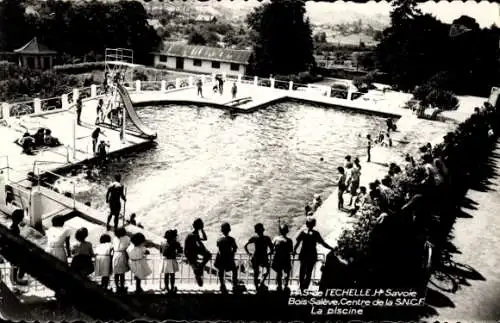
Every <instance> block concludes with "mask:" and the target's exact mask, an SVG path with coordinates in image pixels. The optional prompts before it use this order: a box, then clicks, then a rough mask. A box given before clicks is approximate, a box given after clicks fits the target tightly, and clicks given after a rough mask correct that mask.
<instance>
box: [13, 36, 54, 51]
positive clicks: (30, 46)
mask: <svg viewBox="0 0 500 323" xmlns="http://www.w3.org/2000/svg"><path fill="white" fill-rule="evenodd" d="M14 52H15V53H19V54H46V55H50V54H57V52H56V51H53V50H50V49H49V48H48V47H47V46H45V45H43V44H40V43H39V42H38V39H37V38H36V37H35V38H33V39H32V40H30V41H29V42H28V43H27V44H26V45H24V46H23V47H21V48H18V49H15V50H14Z"/></svg>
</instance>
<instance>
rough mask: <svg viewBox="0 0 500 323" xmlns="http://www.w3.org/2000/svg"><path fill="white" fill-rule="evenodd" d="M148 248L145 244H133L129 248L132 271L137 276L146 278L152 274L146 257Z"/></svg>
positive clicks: (129, 261)
mask: <svg viewBox="0 0 500 323" xmlns="http://www.w3.org/2000/svg"><path fill="white" fill-rule="evenodd" d="M145 252H146V248H145V247H144V246H137V247H136V246H134V245H131V246H130V247H129V248H128V250H127V253H128V256H129V260H128V263H129V266H130V271H131V272H132V273H133V274H134V276H135V277H137V278H139V279H145V278H146V277H148V276H149V275H151V273H152V271H151V268H150V267H149V265H148V261H147V259H146V253H145Z"/></svg>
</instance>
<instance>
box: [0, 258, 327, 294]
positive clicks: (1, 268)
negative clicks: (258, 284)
mask: <svg viewBox="0 0 500 323" xmlns="http://www.w3.org/2000/svg"><path fill="white" fill-rule="evenodd" d="M215 256H216V255H215V254H212V259H211V260H210V261H209V262H208V263H207V265H206V267H205V271H204V286H203V287H202V288H200V287H198V285H197V283H196V277H195V275H194V273H193V270H192V268H191V266H190V265H189V264H188V262H187V260H186V259H185V258H184V257H183V256H182V257H178V259H177V261H178V263H179V271H178V272H177V273H176V275H175V276H176V280H175V284H176V287H177V289H178V290H179V292H181V293H182V292H190V293H192V292H216V291H218V290H219V278H218V272H217V269H215V267H214V259H215ZM270 260H271V262H270V263H272V259H270ZM147 261H148V264H149V267H150V268H151V271H152V273H151V274H150V275H149V276H148V277H146V279H144V280H142V288H143V289H144V290H146V291H158V292H159V291H162V290H164V287H165V286H164V277H163V274H162V273H161V269H162V264H163V258H162V257H161V256H149V257H147ZM324 261H325V256H324V255H323V254H319V255H318V259H317V261H316V264H315V266H314V270H313V274H312V279H311V286H310V287H309V288H310V289H315V288H316V287H315V286H316V285H317V284H318V283H319V280H320V278H321V265H322V264H323V263H324ZM291 262H292V267H291V271H290V279H289V287H290V289H291V290H297V289H298V288H299V282H300V280H299V270H300V262H299V260H298V259H297V258H296V257H295V258H293V259H292V260H291ZM235 263H236V268H237V272H238V284H239V285H240V286H241V285H244V287H245V288H244V289H245V290H246V291H249V292H253V291H255V286H254V282H253V279H254V277H253V269H252V268H251V265H250V257H249V256H248V255H247V254H246V253H238V254H236V255H235ZM68 264H69V265H70V264H71V258H69V259H68ZM11 270H12V268H11V266H10V264H9V263H7V262H4V263H3V264H0V272H1V274H2V279H3V281H4V282H5V283H6V285H7V286H9V287H12V286H13V284H12V281H11V279H9V277H10V274H11ZM225 274H226V275H225V278H226V279H225V280H226V282H228V283H232V282H231V279H232V278H231V273H228V272H226V273H225ZM111 276H112V275H111ZM26 278H27V281H28V284H27V285H26V286H18V287H17V288H19V289H22V290H24V293H25V294H30V295H34V296H38V297H41V298H48V297H53V296H54V292H53V291H51V290H50V289H49V288H47V287H45V286H44V285H43V284H42V283H40V282H38V281H37V280H35V279H33V278H32V277H30V276H27V277H26ZM88 278H89V279H90V280H92V281H94V282H96V283H100V277H97V276H95V274H94V273H92V274H90V276H89V277H88ZM110 278H111V279H110V285H109V286H110V287H111V288H113V289H116V286H115V283H114V280H113V277H110ZM275 280H276V272H275V271H274V270H272V269H270V271H269V275H268V277H267V279H266V285H267V286H269V289H270V290H275V289H276V284H275ZM125 286H126V287H127V289H128V291H129V292H131V291H134V290H135V279H134V276H133V274H132V273H131V272H130V271H129V272H127V273H126V274H125Z"/></svg>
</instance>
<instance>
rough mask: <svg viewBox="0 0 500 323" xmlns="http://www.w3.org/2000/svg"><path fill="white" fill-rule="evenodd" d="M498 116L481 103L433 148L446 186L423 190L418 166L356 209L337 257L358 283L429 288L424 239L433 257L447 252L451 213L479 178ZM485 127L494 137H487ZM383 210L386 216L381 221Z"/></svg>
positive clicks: (451, 223) (363, 284)
mask: <svg viewBox="0 0 500 323" xmlns="http://www.w3.org/2000/svg"><path fill="white" fill-rule="evenodd" d="M499 117H500V111H499V110H498V109H497V108H495V107H492V106H486V105H485V108H483V111H482V112H480V113H479V114H474V115H472V116H471V117H470V118H469V119H468V120H466V121H465V122H463V123H462V124H461V125H460V126H459V127H458V129H457V130H456V131H455V132H453V133H449V134H448V135H446V136H445V137H444V141H443V143H442V144H439V145H437V146H435V147H434V149H433V150H432V155H433V157H434V158H435V160H436V159H439V160H440V161H441V162H442V163H444V165H446V167H447V168H448V171H447V172H445V173H442V174H444V175H442V176H443V178H444V180H445V181H444V184H442V185H441V186H439V187H436V186H432V188H431V186H422V185H423V184H422V180H423V179H424V178H425V169H423V167H422V166H421V165H416V166H415V167H410V168H409V169H408V170H407V171H403V172H402V174H400V175H398V176H397V177H393V178H394V179H393V182H392V185H391V188H390V190H389V192H390V194H388V196H387V198H384V199H383V201H384V202H385V203H374V204H367V205H365V206H363V207H362V208H361V210H360V211H358V213H357V214H356V216H357V217H358V218H359V220H358V221H357V223H356V224H355V225H354V227H353V228H352V229H351V230H347V231H344V232H343V233H342V235H341V237H340V239H339V241H338V247H339V252H340V255H341V256H342V257H343V258H344V259H350V260H351V265H352V268H351V269H352V271H353V272H356V273H357V276H358V277H357V283H358V284H360V285H361V286H363V287H369V286H368V285H370V284H371V285H372V286H378V287H385V286H389V285H390V286H391V287H395V286H400V287H411V288H421V287H422V288H423V287H424V286H425V285H426V284H427V281H424V280H422V277H426V268H424V266H423V265H422V258H423V255H424V248H423V245H424V241H426V240H427V241H430V242H431V243H432V244H433V245H434V248H433V249H434V251H433V254H437V255H439V254H441V253H442V252H446V239H447V237H448V235H449V233H450V231H451V230H452V225H453V223H454V217H455V213H453V212H454V211H456V209H457V206H458V205H459V203H460V201H461V200H462V198H463V195H464V194H465V192H466V191H467V188H468V186H467V185H468V180H467V178H474V177H476V176H475V175H477V174H479V172H480V168H481V166H480V165H481V164H480V162H481V161H485V160H487V156H488V153H489V152H491V149H492V143H493V142H495V140H496V138H498V135H497V133H498V131H499V130H500V126H499V123H498V121H497V120H499ZM489 127H491V128H492V129H493V130H494V132H495V138H488V129H489ZM417 197H418V199H417ZM412 198H413V200H412ZM412 201H413V202H415V201H417V202H415V203H414V204H412V205H413V207H405V208H403V206H404V205H405V204H406V203H409V202H412ZM443 201H446V202H443ZM383 212H385V213H387V214H388V216H387V217H386V218H384V219H385V220H384V221H381V219H382V218H381V217H380V216H381V214H382V213H383ZM438 259H439V257H437V258H436V259H435V261H437V260H438ZM434 264H435V263H434ZM402 273H404V275H403V274H402Z"/></svg>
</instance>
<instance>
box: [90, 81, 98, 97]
mask: <svg viewBox="0 0 500 323" xmlns="http://www.w3.org/2000/svg"><path fill="white" fill-rule="evenodd" d="M96 96H97V85H95V84H92V85H91V86H90V97H91V98H95V97H96Z"/></svg>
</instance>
